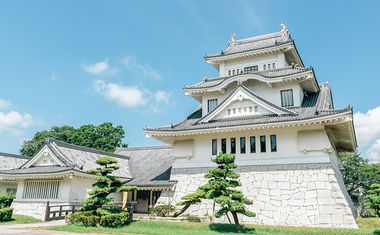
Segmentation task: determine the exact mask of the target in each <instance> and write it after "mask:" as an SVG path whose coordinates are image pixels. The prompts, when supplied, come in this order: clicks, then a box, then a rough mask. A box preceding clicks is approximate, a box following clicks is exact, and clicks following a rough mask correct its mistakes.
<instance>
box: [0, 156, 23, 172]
mask: <svg viewBox="0 0 380 235" xmlns="http://www.w3.org/2000/svg"><path fill="white" fill-rule="evenodd" d="M27 160H28V157H25V156H21V155H16V154H9V153H0V170H9V169H14V168H18V167H20V166H21V165H22V164H24V163H25V162H26V161H27Z"/></svg>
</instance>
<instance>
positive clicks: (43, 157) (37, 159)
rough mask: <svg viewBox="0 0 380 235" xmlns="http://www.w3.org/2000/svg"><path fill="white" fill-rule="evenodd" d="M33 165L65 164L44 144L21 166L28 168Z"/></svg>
mask: <svg viewBox="0 0 380 235" xmlns="http://www.w3.org/2000/svg"><path fill="white" fill-rule="evenodd" d="M35 166H65V164H64V163H63V162H62V161H60V160H59V158H58V157H57V156H55V154H54V153H53V151H51V150H50V149H49V147H48V146H47V145H45V146H44V147H43V148H42V149H41V150H40V151H39V152H38V153H37V154H36V155H34V157H33V158H31V159H30V160H29V161H28V162H27V163H25V165H24V166H23V167H24V168H29V167H35Z"/></svg>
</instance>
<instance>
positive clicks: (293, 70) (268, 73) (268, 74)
mask: <svg viewBox="0 0 380 235" xmlns="http://www.w3.org/2000/svg"><path fill="white" fill-rule="evenodd" d="M307 71H312V68H310V67H306V68H304V67H294V66H287V67H282V68H277V69H270V70H263V71H254V72H248V73H245V74H255V75H260V76H262V77H264V78H267V79H271V78H280V77H284V78H286V77H287V76H291V75H295V74H300V73H303V72H307ZM240 75H242V74H237V75H233V76H226V77H218V78H209V79H205V80H204V81H202V82H199V83H197V84H194V85H189V86H185V89H201V88H210V87H214V86H217V85H219V84H221V83H222V82H224V81H225V80H227V79H229V78H231V77H237V76H240Z"/></svg>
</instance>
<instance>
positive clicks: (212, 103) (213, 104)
mask: <svg viewBox="0 0 380 235" xmlns="http://www.w3.org/2000/svg"><path fill="white" fill-rule="evenodd" d="M216 106H218V99H211V100H208V101H207V112H208V113H209V112H211V111H213V110H214V109H215V108H216Z"/></svg>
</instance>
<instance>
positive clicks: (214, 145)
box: [211, 139, 218, 155]
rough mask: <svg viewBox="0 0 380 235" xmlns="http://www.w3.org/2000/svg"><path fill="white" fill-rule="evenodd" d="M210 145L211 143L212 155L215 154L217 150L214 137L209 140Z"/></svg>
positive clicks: (216, 142)
mask: <svg viewBox="0 0 380 235" xmlns="http://www.w3.org/2000/svg"><path fill="white" fill-rule="evenodd" d="M211 142H212V143H211V145H212V150H211V151H212V155H216V154H217V152H218V141H217V140H216V139H212V141H211Z"/></svg>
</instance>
